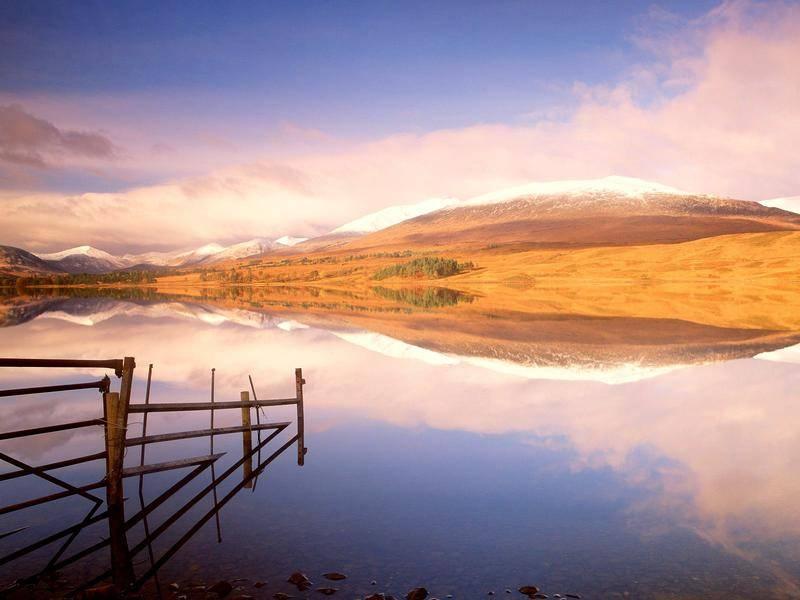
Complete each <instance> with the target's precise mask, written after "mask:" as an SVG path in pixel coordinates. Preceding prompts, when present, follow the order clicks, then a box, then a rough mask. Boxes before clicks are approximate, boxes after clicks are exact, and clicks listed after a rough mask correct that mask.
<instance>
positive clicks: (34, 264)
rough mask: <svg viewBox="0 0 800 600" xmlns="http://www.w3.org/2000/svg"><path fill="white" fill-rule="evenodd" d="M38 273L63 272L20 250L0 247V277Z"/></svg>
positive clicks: (11, 247)
mask: <svg viewBox="0 0 800 600" xmlns="http://www.w3.org/2000/svg"><path fill="white" fill-rule="evenodd" d="M39 273H63V271H62V270H61V269H59V268H58V267H56V266H53V265H52V264H50V263H48V262H46V261H44V260H42V259H41V258H39V257H38V256H36V255H34V254H31V253H30V252H28V251H26V250H23V249H22V248H15V247H13V246H0V276H11V277H18V276H21V275H31V274H39Z"/></svg>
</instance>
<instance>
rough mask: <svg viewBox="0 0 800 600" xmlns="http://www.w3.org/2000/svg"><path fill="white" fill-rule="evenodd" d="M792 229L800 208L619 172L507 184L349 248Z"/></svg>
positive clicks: (592, 241)
mask: <svg viewBox="0 0 800 600" xmlns="http://www.w3.org/2000/svg"><path fill="white" fill-rule="evenodd" d="M786 230H800V216H798V215H795V214H792V213H789V212H787V211H784V210H780V209H778V208H771V207H766V206H763V205H761V204H758V203H757V202H749V201H744V200H734V199H729V198H719V197H716V196H708V195H700V194H692V193H688V192H683V191H680V190H677V189H675V188H670V187H667V186H663V185H660V184H657V183H651V182H647V181H643V180H640V179H633V178H628V177H618V176H614V177H606V178H603V179H596V180H588V181H559V182H545V183H533V184H529V185H525V186H521V187H515V188H510V189H506V190H500V191H498V192H493V193H491V194H486V195H483V196H478V197H476V198H473V199H470V200H467V201H464V202H459V203H456V204H452V205H450V206H447V207H445V208H442V209H440V210H436V211H434V212H429V213H426V214H424V215H421V216H418V217H415V218H411V219H409V220H406V221H402V222H400V223H398V224H396V225H393V226H390V227H388V228H386V229H382V230H379V231H376V232H374V233H370V234H367V235H365V236H362V237H359V238H358V239H354V240H352V241H350V242H349V243H347V244H346V246H345V248H347V249H364V248H375V247H386V248H389V247H394V248H397V247H402V248H414V247H417V248H419V247H436V246H445V245H446V246H448V247H455V246H460V247H470V248H487V247H494V246H496V245H504V246H510V247H515V248H519V249H524V248H532V247H553V248H558V247H565V248H567V247H589V246H617V245H630V244H638V245H641V244H664V243H677V242H684V241H690V240H695V239H701V238H705V237H712V236H718V235H725V234H733V233H758V232H766V231H786Z"/></svg>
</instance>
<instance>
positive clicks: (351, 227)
mask: <svg viewBox="0 0 800 600" xmlns="http://www.w3.org/2000/svg"><path fill="white" fill-rule="evenodd" d="M458 203H459V201H458V200H457V199H455V198H428V199H427V200H423V201H422V202H417V203H416V204H401V205H399V206H390V207H388V208H384V209H383V210H379V211H378V212H374V213H370V214H368V215H365V216H363V217H361V218H359V219H356V220H355V221H350V222H349V223H345V224H344V225H341V226H340V227H337V228H336V229H334V230H333V231H331V233H372V232H374V231H379V230H381V229H386V228H387V227H391V226H392V225H396V224H398V223H402V222H403V221H407V220H408V219H413V218H414V217H419V216H422V215H426V214H428V213H431V212H434V211H437V210H441V209H443V208H448V207H450V206H454V205H456V204H458Z"/></svg>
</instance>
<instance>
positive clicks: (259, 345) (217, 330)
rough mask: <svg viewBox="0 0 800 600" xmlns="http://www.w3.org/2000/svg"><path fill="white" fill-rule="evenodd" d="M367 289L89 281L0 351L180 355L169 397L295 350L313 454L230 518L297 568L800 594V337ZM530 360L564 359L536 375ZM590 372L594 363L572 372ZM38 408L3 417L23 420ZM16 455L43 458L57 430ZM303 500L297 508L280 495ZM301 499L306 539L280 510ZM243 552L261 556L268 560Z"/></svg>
mask: <svg viewBox="0 0 800 600" xmlns="http://www.w3.org/2000/svg"><path fill="white" fill-rule="evenodd" d="M375 296H376V295H375V294H372V293H369V291H367V292H365V293H363V294H362V293H353V294H351V295H350V296H346V295H343V293H342V295H336V294H332V293H331V294H329V293H328V292H327V291H324V290H322V291H319V293H318V294H317V295H316V296H313V297H311V298H309V297H308V295H304V296H298V294H297V292H296V291H283V292H275V293H273V294H272V295H271V297H270V299H269V301H268V302H260V303H258V305H257V306H252V305H247V304H246V303H247V302H251V300H247V299H246V298H247V295H246V293H245V295H244V296H243V297H240V298H238V299H234V300H231V299H230V298H229V299H225V300H219V299H218V300H209V299H203V298H202V296H201V295H199V294H197V295H195V296H190V295H184V296H182V297H180V298H179V300H180V301H178V302H175V301H174V297H173V301H170V300H169V298H167V297H151V298H148V299H135V300H134V301H132V302H124V301H122V302H120V301H119V300H117V299H111V298H103V299H100V302H102V307H103V308H102V310H97V311H94V312H93V311H92V310H90V309H89V308H88V305H87V304H86V302H87V301H88V300H87V299H85V298H78V299H75V298H67V299H64V298H60V299H58V300H59V302H60V304H59V305H58V308H57V310H52V311H41V310H38V309H36V310H34V311H32V312H36V311H37V310H38V312H36V314H37V315H38V316H36V318H31V319H28V320H18V321H17V322H18V323H20V324H19V325H17V326H14V327H7V328H4V329H2V330H0V346H2V347H4V348H6V349H9V350H7V352H10V351H11V350H13V353H14V354H16V355H20V356H26V355H30V356H37V355H39V356H41V355H45V354H48V355H49V352H48V351H47V349H49V348H58V349H59V354H61V355H65V356H78V355H90V354H94V355H96V354H97V353H98V352H99V353H100V354H109V353H112V354H121V353H131V354H136V355H137V356H140V357H141V358H142V360H146V361H148V362H154V363H156V364H157V365H165V366H167V365H169V368H168V369H164V370H162V372H161V374H160V375H159V382H158V383H159V386H161V389H162V390H164V392H165V393H170V394H172V395H173V396H174V397H175V399H176V400H180V399H181V398H183V397H186V398H190V397H191V396H192V395H194V394H196V393H197V392H198V391H199V390H201V389H204V388H205V385H206V373H205V372H200V371H198V366H199V365H211V364H213V365H214V366H216V367H217V369H218V370H217V373H218V374H219V377H220V382H221V385H222V386H228V387H229V389H230V391H231V393H234V392H235V391H236V390H237V386H238V385H239V382H241V381H242V378H246V376H247V371H246V369H247V368H249V367H244V366H243V365H252V364H253V362H254V361H255V360H258V363H259V372H260V373H262V374H263V375H262V376H260V378H261V379H264V380H265V381H269V382H270V384H269V386H268V387H267V389H265V394H272V395H279V392H278V390H279V389H280V388H281V387H282V386H285V385H286V381H285V370H286V368H287V367H289V366H293V365H296V364H302V365H304V366H305V367H307V373H308V377H309V383H310V385H309V390H308V397H309V398H310V399H311V400H310V408H309V410H310V411H311V412H310V415H309V423H308V426H309V428H310V430H311V432H312V433H311V434H310V435H313V436H314V447H315V448H316V447H317V445H319V446H320V448H321V450H320V452H319V453H315V455H314V456H315V460H314V461H311V463H312V464H311V465H309V466H310V469H311V470H310V471H308V472H307V473H309V475H308V478H307V479H305V480H304V481H303V482H300V485H301V488H302V490H303V494H302V495H300V496H296V497H295V496H290V495H284V494H280V493H278V492H269V491H267V490H269V488H265V490H264V491H263V492H262V493H264V494H267V493H274V494H277V496H268V497H269V498H273V500H272V502H271V503H270V506H271V508H273V509H275V510H276V512H275V513H274V519H273V518H270V519H268V521H269V522H265V523H262V524H259V525H258V526H254V525H253V524H249V525H248V524H247V523H246V522H242V523H240V522H239V521H238V520H231V521H230V523H229V525H230V527H231V528H232V530H233V531H235V532H236V535H238V536H242V539H243V540H248V543H249V544H250V545H251V546H252V547H259V548H261V549H263V552H260V555H261V556H262V557H264V556H268V557H269V560H270V561H273V560H274V561H276V562H275V564H276V565H280V568H281V569H283V571H282V572H284V573H288V572H291V570H294V568H295V567H296V566H297V565H296V564H289V560H288V559H286V560H284V559H282V558H281V556H284V555H286V554H291V555H292V556H301V557H303V560H305V561H307V564H312V565H315V566H317V565H318V567H319V569H325V570H330V569H331V568H343V567H342V566H341V565H342V562H343V561H348V564H349V568H350V570H352V571H353V572H360V573H361V574H362V575H363V579H364V580H366V581H369V579H371V578H374V577H378V574H379V573H381V572H382V571H384V570H386V569H392V568H395V569H397V573H396V575H394V577H395V580H396V581H398V582H403V585H405V584H406V583H408V584H410V583H413V581H407V580H406V578H408V577H410V576H411V575H413V574H414V572H416V573H419V574H420V577H422V576H423V575H424V576H425V579H424V581H425V582H428V581H438V582H439V584H440V585H441V586H442V593H445V591H446V590H445V589H444V588H446V589H447V590H450V591H452V590H456V591H458V590H459V589H461V590H464V591H465V592H466V591H470V590H471V591H473V592H474V590H476V589H477V590H483V591H485V590H484V588H487V589H490V586H495V587H497V588H499V589H502V587H500V586H505V585H513V583H512V582H513V581H517V580H519V583H527V582H528V581H525V575H524V574H525V573H528V574H529V576H528V577H534V576H535V577H537V578H539V579H540V580H542V581H545V582H547V581H548V578H550V579H549V582H550V583H551V584H552V585H553V586H555V585H556V584H559V585H560V586H561V587H560V588H559V589H565V588H570V587H571V589H576V590H579V591H582V592H583V591H586V592H588V594H585V597H604V598H605V597H613V593H617V592H619V593H621V592H622V591H624V590H626V589H627V590H629V591H631V590H633V592H632V596H633V597H656V594H655V592H654V590H661V592H660V593H662V595H663V594H666V595H670V594H672V595H675V596H681V595H687V596H689V595H691V594H694V595H695V596H700V597H711V596H714V594H719V595H721V594H723V593H729V592H730V593H731V594H732V597H747V595H748V594H756V593H757V594H761V595H762V596H768V595H773V596H774V597H787V596H789V597H794V596H796V595H798V587H797V582H798V578H799V577H800V569H798V568H797V564H798V560H799V559H800V511H798V510H797V509H796V508H795V504H796V502H795V498H796V497H797V495H798V494H800V479H798V478H797V476H796V464H797V460H798V458H800V436H798V433H797V432H798V431H800V415H799V414H798V413H797V411H796V410H795V408H796V407H795V404H796V401H795V391H796V389H798V385H800V368H798V367H797V364H796V363H795V362H792V360H794V359H793V357H794V356H795V355H796V348H797V344H798V341H800V339H799V338H798V336H797V332H796V331H793V330H791V329H783V330H781V329H779V328H776V327H774V325H776V322H775V320H773V321H772V322H771V323H767V322H766V321H757V320H753V319H751V318H750V317H749V316H741V315H740V316H735V317H731V316H729V313H728V310H727V308H726V307H724V306H723V307H720V310H719V311H718V313H719V314H718V315H716V316H712V317H709V318H708V319H706V320H705V321H702V320H699V321H687V320H683V319H668V318H665V314H664V311H661V310H660V309H657V310H653V311H652V316H649V317H645V316H642V314H641V313H639V314H635V315H630V314H620V315H598V314H583V315H574V314H572V315H570V314H564V313H561V312H558V311H554V312H550V313H545V312H521V311H518V310H514V311H512V310H505V311H504V310H500V309H498V308H497V307H496V306H495V304H496V301H495V300H493V299H491V298H483V297H480V296H477V295H476V296H475V297H476V299H475V300H474V301H473V302H467V303H457V304H456V305H452V306H449V307H430V308H424V309H423V308H422V307H416V306H408V305H406V308H411V309H413V310H414V311H415V312H414V315H413V318H408V317H406V316H405V313H403V312H402V311H400V312H392V311H391V310H390V309H392V308H395V307H394V306H393V304H392V302H393V301H390V300H387V299H385V298H376V297H375ZM242 298H245V299H242ZM41 300H43V299H31V298H28V299H26V300H25V301H24V304H25V305H26V306H28V307H31V306H32V305H33V304H34V303H35V302H40V301H41ZM44 300H47V301H52V300H53V298H48V299H44ZM75 301H77V302H79V303H81V304H80V306H81V308H77V306H78V305H77V304H76V305H70V302H75ZM16 302H17V304H16V306H22V305H23V303H20V301H18V300H17V301H16ZM304 302H305V303H308V305H307V306H306V307H304V306H303V303H304ZM314 303H316V304H314ZM378 303H380V304H378ZM633 304H634V305H636V303H635V302H634V303H633ZM245 306H249V308H245ZM350 306H352V307H356V308H352V309H351V308H348V307H350ZM554 307H555V305H554ZM538 308H539V307H538V306H537V309H538ZM383 309H385V310H383ZM701 312H702V311H699V310H698V311H696V314H701ZM586 313H591V311H588V310H587V311H586ZM47 315H50V316H49V317H48V316H47ZM100 315H103V318H102V319H101V316H100ZM52 317H55V318H52ZM748 321H750V322H751V326H749V327H748V326H746V325H747V322H748ZM784 321H785V320H784ZM92 323H94V325H93V326H87V325H89V324H92ZM767 324H770V327H767V326H765V325H767ZM156 341H157V343H156ZM755 357H757V358H755ZM762 359H768V360H762ZM487 360H491V361H500V362H501V363H502V364H503V365H508V366H509V367H511V366H513V367H514V369H511V368H503V369H500V368H495V369H487V368H486V366H487V365H486V364H481V361H487ZM531 363H535V366H536V368H537V369H541V367H542V365H547V366H549V367H550V368H557V369H558V371H550V372H549V373H548V375H550V376H551V378H548V379H541V378H538V376H537V374H536V373H535V372H534V373H531V371H530V370H528V368H529V367H530V366H531ZM631 364H633V365H635V366H636V367H637V368H638V369H641V368H649V369H651V370H650V371H648V372H647V375H648V377H646V378H643V377H641V372H636V373H634V375H635V376H630V377H628V376H626V377H615V378H613V381H614V382H616V383H617V385H613V386H610V385H607V384H606V383H604V381H607V380H609V379H604V378H603V377H600V375H602V374H606V375H607V374H608V372H609V369H611V368H616V367H619V366H620V365H622V366H625V368H626V369H627V368H629V367H628V366H627V365H631ZM522 367H524V368H525V369H526V372H525V373H521V372H519V371H518V370H517V368H522ZM679 367H680V368H679ZM593 369H594V370H593ZM652 369H660V370H658V371H657V372H654V371H653V370H652ZM578 372H581V373H587V372H588V373H589V374H590V375H592V377H588V378H583V379H578V378H576V377H570V375H571V374H574V373H578ZM538 373H539V375H541V373H542V371H541V370H539V371H538ZM520 375H524V376H520ZM609 381H610V380H609ZM273 392H274V393H273ZM38 410H39V407H38V406H36V405H32V406H31V405H26V406H23V405H21V404H20V405H13V404H12V405H11V410H10V411H8V413H9V414H11V415H12V418H13V420H14V421H15V422H17V423H23V422H25V421H27V420H31V421H33V420H35V418H36V417H35V415H36V414H40V413H37V411H38ZM42 410H46V409H44V408H43V409H42ZM51 410H52V409H51ZM54 410H56V411H58V410H62V409H60V408H58V407H56V408H55V409H54ZM72 410H80V403H79V402H78V403H75V404H73V405H72ZM17 426H18V425H15V427H17ZM19 426H21V425H19ZM67 443H75V444H81V443H83V442H81V440H79V439H72V440H68V441H67ZM19 451H20V453H21V454H22V455H27V456H29V457H30V456H38V457H39V458H41V459H42V460H54V458H52V453H53V450H52V449H50V448H47V447H35V446H31V447H24V448H20V449H19ZM312 474H313V477H312ZM275 477H276V482H284V483H285V482H288V481H292V483H293V484H297V483H298V482H297V481H295V480H293V479H292V478H291V475H290V474H289V473H288V472H285V471H284V472H280V471H279V472H278V474H277V475H276V476H275ZM322 490H324V492H323V491H322ZM290 498H291V499H292V501H293V502H294V504H295V507H296V509H295V510H290V509H288V508H280V507H279V506H278V505H280V501H282V500H289V499H290ZM248 502H250V501H248ZM354 502H355V507H357V508H354ZM258 506H259V503H258V501H256V500H253V504H252V506H251V508H252V509H253V510H257V509H258V508H257V507H258ZM298 514H302V516H303V522H304V523H305V525H304V527H308V530H309V531H311V532H313V533H307V534H306V536H305V537H303V536H302V535H301V534H300V532H298V531H294V530H292V528H291V527H290V526H288V525H285V524H282V523H286V522H291V520H292V519H296V517H297V516H298ZM606 524H607V525H606ZM9 528H10V527H9ZM4 529H5V528H4ZM250 529H253V531H251V530H250ZM257 533H258V535H259V536H262V535H265V534H267V533H269V534H270V535H271V536H274V537H275V540H276V541H274V542H270V541H263V542H262V541H260V538H258V539H259V541H256V537H255V536H256V534H257ZM277 540H282V542H280V543H279V542H278V541H277ZM378 540H384V541H385V543H379V542H378ZM386 540H388V541H386ZM476 540H479V541H478V542H477V543H476ZM281 544H282V545H281ZM490 548H497V550H496V551H495V552H490V551H489V549H490ZM455 549H458V550H455ZM187 551H188V552H191V550H190V549H188V550H187ZM298 553H299V554H298ZM233 555H235V558H236V560H237V561H241V562H240V563H239V564H240V566H241V568H242V569H247V568H252V569H253V571H255V570H256V568H257V565H256V564H255V560H256V559H255V558H248V557H247V556H246V553H237V552H235V551H234V552H233ZM421 556H424V557H425V560H424V561H421V560H420V557H421ZM222 558H223V557H220V559H221V560H222ZM198 560H200V559H199V558H198ZM204 560H205V559H204ZM298 560H299V559H298ZM223 562H224V561H223ZM421 562H424V563H425V566H421V565H420V563H421ZM221 564H223V563H221ZM544 565H550V567H545V566H544ZM697 565H703V569H702V571H703V572H702V573H700V572H698V571H697V569H696V568H695V567H696V566H697ZM276 568H277V567H276ZM423 572H424V573H423ZM437 573H438V575H437ZM496 573H502V577H500V576H499V575H498V576H497V579H496V580H492V579H491V578H492V577H493V576H494V575H493V574H496ZM409 574H411V575H409ZM455 574H458V577H456V575H455ZM451 575H452V577H450V576H451ZM692 577H697V578H698V581H694V580H693V579H692ZM284 578H285V575H284ZM437 578H438V579H437ZM453 578H455V579H453ZM515 578H517V579H515ZM491 581H496V582H495V583H491ZM635 581H639V582H647V584H646V585H645V584H644V583H640V584H636V583H635ZM465 582H469V584H467V583H465ZM734 583H735V586H734ZM567 584H572V585H567ZM398 585H399V584H398ZM460 586H461V587H460ZM731 590H733V592H731ZM365 591H369V589H367V590H365ZM400 591H403V590H401V589H398V590H396V592H400Z"/></svg>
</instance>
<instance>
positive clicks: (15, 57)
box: [0, 0, 713, 137]
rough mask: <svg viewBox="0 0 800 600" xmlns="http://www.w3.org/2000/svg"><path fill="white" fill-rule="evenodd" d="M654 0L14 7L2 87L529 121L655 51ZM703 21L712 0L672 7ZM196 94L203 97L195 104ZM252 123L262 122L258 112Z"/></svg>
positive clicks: (313, 110)
mask: <svg viewBox="0 0 800 600" xmlns="http://www.w3.org/2000/svg"><path fill="white" fill-rule="evenodd" d="M651 6H652V3H650V2H637V1H616V2H590V1H586V0H584V1H559V2H535V1H529V2H523V1H497V2H469V1H440V2H367V1H363V2H322V1H318V2H230V3H224V4H220V3H219V2H184V3H175V2H36V3H32V2H5V3H3V7H2V8H0V22H2V36H3V39H4V40H5V42H4V46H5V51H4V52H2V53H1V54H0V81H2V84H0V85H2V90H3V91H5V92H11V93H24V94H41V93H47V94H65V95H75V94H78V95H97V94H104V93H111V94H157V95H159V96H161V97H163V98H166V100H165V101H164V108H165V109H166V110H168V111H175V112H180V111H181V105H183V106H184V107H188V108H190V109H191V111H192V114H193V115H194V116H195V117H197V118H198V119H199V118H203V117H207V118H217V117H219V116H220V115H224V114H227V115H231V114H234V115H237V117H238V118H237V119H236V120H237V121H238V120H239V118H240V117H241V116H242V114H246V115H247V116H248V118H249V120H250V121H252V122H256V121H257V122H258V123H259V124H260V125H263V124H265V123H271V122H282V121H291V122H301V123H303V124H304V126H307V127H316V128H320V129H323V130H325V131H328V132H331V133H335V134H342V135H349V136H362V137H363V136H370V135H376V134H384V133H390V132H394V131H398V130H403V131H425V130H430V129H435V128H447V127H458V126H461V125H465V124H472V123H476V122H513V121H515V120H519V119H525V118H526V115H528V114H530V113H532V112H533V113H535V112H536V111H537V110H541V109H542V108H544V107H549V106H551V105H552V104H553V103H557V102H559V101H560V99H561V97H562V96H563V95H564V92H565V90H568V89H569V87H570V86H571V84H572V82H574V81H581V82H584V83H587V84H589V85H594V84H598V83H603V82H608V81H613V80H614V79H615V78H617V77H619V76H620V74H621V73H623V72H624V71H625V70H626V69H627V68H629V67H630V65H631V64H632V63H634V62H636V61H637V60H639V59H640V52H639V50H638V49H637V48H636V46H635V45H634V44H632V43H631V40H630V38H631V35H632V34H633V33H635V32H636V30H637V28H640V27H641V26H642V23H646V22H647V17H646V15H647V13H648V11H649V10H650V8H651ZM660 6H661V7H662V8H665V9H667V10H668V11H670V12H673V13H675V14H677V15H680V16H681V17H684V18H687V19H691V18H696V17H697V16H699V15H701V14H703V13H704V12H706V11H707V10H708V9H709V8H710V7H711V6H713V3H712V2H703V1H693V2H670V3H665V4H661V5H660ZM193 100H194V101H193ZM243 120H244V121H245V122H247V120H248V119H243Z"/></svg>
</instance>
